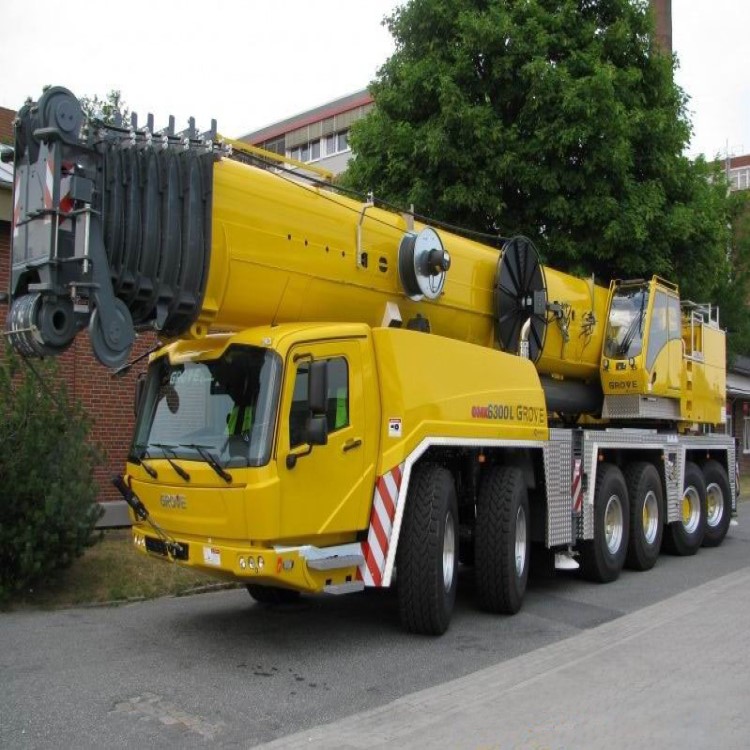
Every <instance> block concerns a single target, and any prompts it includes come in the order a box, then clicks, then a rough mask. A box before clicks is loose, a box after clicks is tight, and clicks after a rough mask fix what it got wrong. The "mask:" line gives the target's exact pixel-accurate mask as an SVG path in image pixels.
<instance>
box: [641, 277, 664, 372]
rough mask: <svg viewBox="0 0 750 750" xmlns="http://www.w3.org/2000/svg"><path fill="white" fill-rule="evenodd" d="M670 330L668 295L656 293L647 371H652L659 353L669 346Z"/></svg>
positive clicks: (649, 337)
mask: <svg viewBox="0 0 750 750" xmlns="http://www.w3.org/2000/svg"><path fill="white" fill-rule="evenodd" d="M668 338H669V330H668V327H667V295H666V294H664V292H662V291H657V292H656V297H654V309H653V311H652V314H651V329H650V330H649V334H648V356H647V357H646V369H647V370H651V368H652V367H653V366H654V362H656V357H657V356H658V355H659V352H660V351H661V350H662V349H663V348H664V347H665V346H666V345H667V340H668Z"/></svg>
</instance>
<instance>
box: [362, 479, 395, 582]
mask: <svg viewBox="0 0 750 750" xmlns="http://www.w3.org/2000/svg"><path fill="white" fill-rule="evenodd" d="M402 478H403V464H401V465H399V466H396V467H395V468H393V469H391V471H389V472H387V473H386V474H383V476H381V477H378V480H377V482H376V483H375V492H374V493H373V498H372V511H371V512H370V529H369V531H368V533H367V541H366V542H363V543H362V545H361V546H362V556H363V557H364V559H365V561H364V563H363V564H362V565H360V567H359V569H358V571H357V578H358V579H359V580H361V581H364V584H365V586H381V585H382V583H383V572H384V571H385V561H386V559H387V557H388V550H389V548H390V546H391V538H392V535H393V519H394V518H395V517H396V509H397V508H398V502H399V494H400V490H401V480H402Z"/></svg>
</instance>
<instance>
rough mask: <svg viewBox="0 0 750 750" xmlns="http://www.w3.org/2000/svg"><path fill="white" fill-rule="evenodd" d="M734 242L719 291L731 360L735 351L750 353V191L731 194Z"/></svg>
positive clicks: (718, 295)
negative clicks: (749, 304) (728, 266)
mask: <svg viewBox="0 0 750 750" xmlns="http://www.w3.org/2000/svg"><path fill="white" fill-rule="evenodd" d="M729 211H730V219H731V231H732V242H731V245H730V250H729V265H730V269H731V270H730V272H729V273H727V274H726V275H724V276H723V277H722V278H721V279H720V281H719V284H718V287H717V289H716V292H715V299H716V300H718V303H719V306H720V308H721V324H722V327H723V328H725V329H726V331H727V334H728V335H727V352H728V355H729V361H730V362H732V361H733V359H734V357H735V355H737V354H742V355H745V356H748V355H750V309H748V303H749V302H750V191H747V190H745V191H740V192H735V193H732V195H731V196H730V198H729Z"/></svg>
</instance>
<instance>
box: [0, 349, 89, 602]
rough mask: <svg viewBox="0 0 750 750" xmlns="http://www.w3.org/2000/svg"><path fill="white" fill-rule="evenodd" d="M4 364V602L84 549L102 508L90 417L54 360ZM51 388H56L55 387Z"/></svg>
mask: <svg viewBox="0 0 750 750" xmlns="http://www.w3.org/2000/svg"><path fill="white" fill-rule="evenodd" d="M35 367H37V368H38V369H39V370H40V374H41V376H42V378H43V382H44V383H45V384H46V385H45V386H43V385H42V383H41V382H40V381H39V380H37V378H36V377H34V376H33V375H32V374H31V372H30V371H29V370H28V369H27V368H25V367H23V366H22V365H21V363H20V361H19V359H18V357H17V356H16V355H15V354H14V353H13V351H12V350H11V349H10V348H9V347H7V348H6V351H5V355H4V358H3V361H2V363H1V364H0V412H1V413H2V414H3V421H2V423H1V424H0V602H2V601H3V600H5V599H7V598H9V597H10V596H12V595H13V594H14V593H16V592H18V591H20V590H22V589H24V588H25V587H28V586H29V585H33V584H34V583H35V582H36V581H39V580H42V579H46V578H48V577H49V576H52V575H54V573H55V572H56V571H58V570H60V569H62V568H65V567H67V566H68V565H70V563H71V562H72V561H73V559H74V558H75V557H77V556H79V555H81V554H82V552H83V550H84V548H85V547H86V546H87V545H88V544H90V542H91V538H92V533H93V528H94V524H95V523H96V519H97V518H98V517H99V514H100V512H101V509H100V507H99V506H98V504H97V503H96V502H95V501H96V495H97V486H96V483H95V481H94V478H93V469H94V466H95V465H96V463H97V462H99V461H101V454H100V452H99V450H98V449H96V448H95V447H93V446H92V445H91V444H90V443H89V442H88V433H89V425H88V420H87V419H86V417H85V415H84V412H83V410H82V409H81V407H80V405H78V404H76V403H72V402H71V401H70V399H69V398H68V396H67V393H66V390H65V387H64V384H63V382H62V380H61V379H60V378H58V377H55V374H56V368H55V365H54V363H52V362H44V363H37V364H36V365H35ZM48 389H52V390H48Z"/></svg>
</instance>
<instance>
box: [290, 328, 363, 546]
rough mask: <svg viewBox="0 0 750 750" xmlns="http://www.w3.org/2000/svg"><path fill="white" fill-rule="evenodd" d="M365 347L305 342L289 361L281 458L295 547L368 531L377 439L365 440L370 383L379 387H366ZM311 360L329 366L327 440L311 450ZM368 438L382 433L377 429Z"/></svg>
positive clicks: (355, 341) (353, 341) (350, 343)
mask: <svg viewBox="0 0 750 750" xmlns="http://www.w3.org/2000/svg"><path fill="white" fill-rule="evenodd" d="M365 344H366V341H365V339H348V340H346V339H344V340H337V341H327V342H315V343H310V344H300V345H297V346H295V347H293V348H292V349H291V351H290V352H289V354H288V356H287V363H286V376H285V378H284V386H283V394H282V402H281V418H280V425H279V440H278V444H277V452H278V455H277V460H278V467H279V476H280V479H281V509H280V510H281V519H280V520H281V528H280V532H281V533H280V536H281V537H282V538H284V539H287V540H289V541H290V542H292V541H297V542H302V541H305V540H307V541H309V542H310V543H313V544H324V543H325V539H324V538H322V537H324V536H325V535H337V534H338V535H340V534H341V533H344V532H354V531H358V530H361V529H364V528H366V527H367V523H368V519H369V507H370V504H371V500H372V491H373V482H374V475H375V451H376V445H375V440H374V439H373V438H370V439H369V440H368V439H367V427H368V424H367V419H368V414H367V409H368V405H367V401H368V399H367V397H366V393H365V390H366V388H365V386H366V385H368V386H369V387H371V388H372V387H374V384H371V383H370V384H366V383H365V374H364V373H363V353H362V350H363V348H364V346H365ZM313 360H315V361H321V360H324V361H326V363H327V369H328V391H327V399H326V400H327V410H326V420H327V426H328V442H327V444H326V445H316V446H312V448H311V447H310V446H309V445H307V444H306V443H305V423H306V421H307V418H308V416H309V414H310V411H309V402H308V375H309V368H310V363H311V361H313ZM370 400H372V399H370ZM369 408H370V409H372V404H370V406H369ZM370 419H372V416H370ZM370 434H371V435H376V434H377V432H376V431H374V430H372V429H371V430H370ZM308 450H309V451H310V452H309V453H307V451H308ZM305 453H307V455H303V454H305ZM290 454H296V456H297V457H296V459H293V460H291V461H287V457H288V456H289V455H290ZM310 537H316V538H315V539H310Z"/></svg>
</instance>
